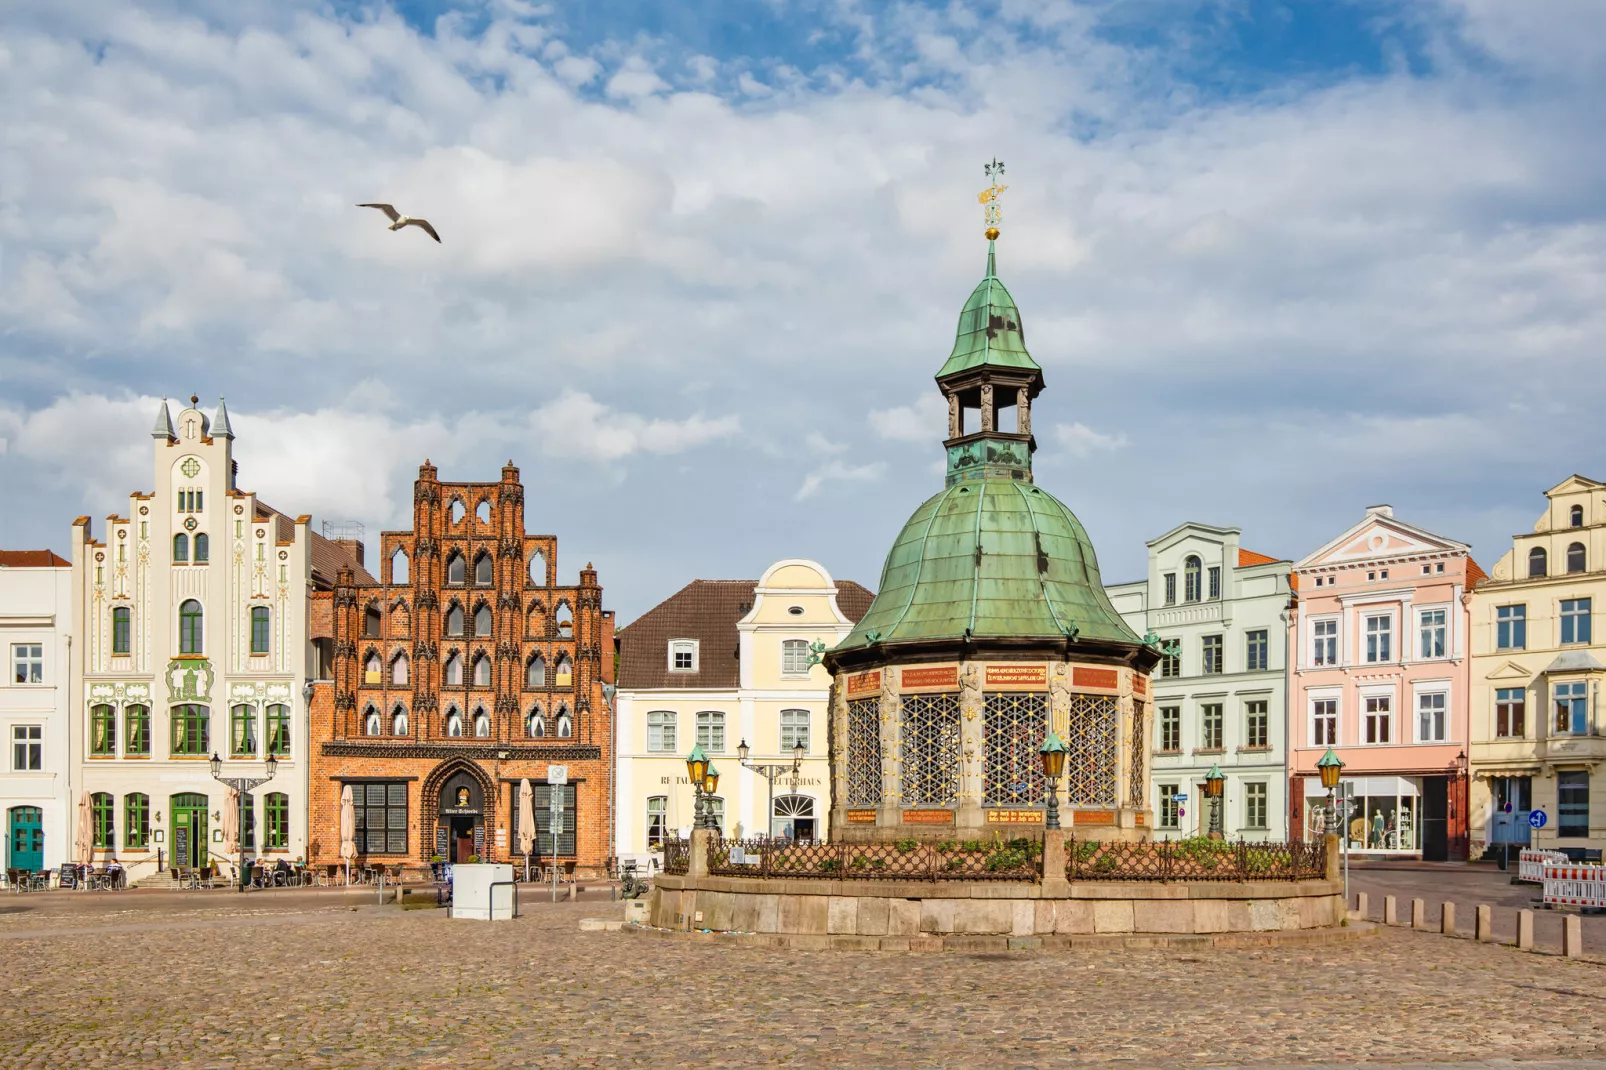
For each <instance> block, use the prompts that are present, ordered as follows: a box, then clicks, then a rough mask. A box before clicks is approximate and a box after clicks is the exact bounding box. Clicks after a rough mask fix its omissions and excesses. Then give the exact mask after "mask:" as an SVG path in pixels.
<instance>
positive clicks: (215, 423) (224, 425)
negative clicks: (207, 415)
mask: <svg viewBox="0 0 1606 1070" xmlns="http://www.w3.org/2000/svg"><path fill="white" fill-rule="evenodd" d="M212 437H213V438H233V437H234V428H232V427H230V426H229V410H228V407H227V406H226V405H224V404H223V399H222V398H221V397H220V398H218V399H217V416H216V417H215V418H214V419H213V420H212Z"/></svg>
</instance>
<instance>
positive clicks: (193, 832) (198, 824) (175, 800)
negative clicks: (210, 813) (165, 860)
mask: <svg viewBox="0 0 1606 1070" xmlns="http://www.w3.org/2000/svg"><path fill="white" fill-rule="evenodd" d="M171 806H172V814H173V865H174V867H175V868H176V867H178V866H204V865H206V864H207V862H208V859H209V857H210V851H209V850H208V847H207V827H206V822H207V812H206V807H207V798H206V796H205V795H202V794H200V793H198V792H193V791H188V792H185V793H184V794H182V795H175V796H173V797H172V802H171Z"/></svg>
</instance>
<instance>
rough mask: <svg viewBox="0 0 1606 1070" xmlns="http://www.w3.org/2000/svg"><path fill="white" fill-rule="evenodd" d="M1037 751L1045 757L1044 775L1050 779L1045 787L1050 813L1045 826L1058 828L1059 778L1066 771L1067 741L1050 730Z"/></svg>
mask: <svg viewBox="0 0 1606 1070" xmlns="http://www.w3.org/2000/svg"><path fill="white" fill-rule="evenodd" d="M1037 753H1038V755H1039V757H1041V758H1042V759H1043V776H1044V777H1046V778H1047V779H1048V787H1047V788H1046V789H1044V794H1045V795H1046V796H1047V798H1048V813H1047V815H1045V817H1044V818H1043V828H1045V829H1057V828H1059V827H1060V792H1059V779H1060V774H1061V773H1063V772H1065V741H1064V740H1063V739H1061V738H1060V737H1059V736H1058V735H1056V734H1055V733H1053V732H1050V733H1049V734H1048V738H1047V739H1045V740H1043V745H1042V747H1041V748H1039V749H1038V752H1037Z"/></svg>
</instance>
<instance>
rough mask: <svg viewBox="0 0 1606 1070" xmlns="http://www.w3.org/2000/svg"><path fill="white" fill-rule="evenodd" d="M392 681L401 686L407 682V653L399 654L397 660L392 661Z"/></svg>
mask: <svg viewBox="0 0 1606 1070" xmlns="http://www.w3.org/2000/svg"><path fill="white" fill-rule="evenodd" d="M390 682H391V683H393V684H396V685H397V686H401V685H404V684H406V683H407V655H406V654H397V655H396V660H395V661H393V662H391V663H390Z"/></svg>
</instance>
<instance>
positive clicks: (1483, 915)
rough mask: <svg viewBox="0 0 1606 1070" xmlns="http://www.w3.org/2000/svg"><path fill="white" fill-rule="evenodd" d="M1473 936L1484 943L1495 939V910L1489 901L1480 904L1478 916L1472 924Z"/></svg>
mask: <svg viewBox="0 0 1606 1070" xmlns="http://www.w3.org/2000/svg"><path fill="white" fill-rule="evenodd" d="M1472 938H1473V939H1474V940H1479V941H1482V942H1483V943H1488V942H1489V941H1490V940H1493V939H1494V910H1493V909H1491V908H1490V906H1489V904H1488V903H1479V904H1478V914H1477V918H1476V919H1475V920H1474V921H1473V924H1472Z"/></svg>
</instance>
